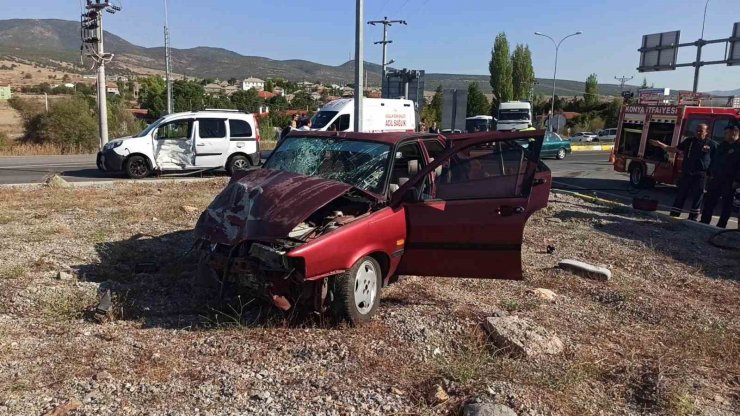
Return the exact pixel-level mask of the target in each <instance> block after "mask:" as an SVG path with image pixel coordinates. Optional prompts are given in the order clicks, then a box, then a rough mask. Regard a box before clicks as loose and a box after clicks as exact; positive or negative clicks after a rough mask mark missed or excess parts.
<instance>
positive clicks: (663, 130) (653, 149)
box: [645, 122, 676, 162]
mask: <svg viewBox="0 0 740 416" xmlns="http://www.w3.org/2000/svg"><path fill="white" fill-rule="evenodd" d="M675 127H676V125H675V124H674V123H655V122H653V123H650V125H649V127H648V134H647V139H648V141H650V140H657V141H659V142H661V143H663V144H665V145H668V146H670V145H671V140H672V139H673V131H674V130H675ZM645 159H648V160H654V161H656V162H667V161H668V152H667V151H665V150H663V149H661V148H660V147H657V146H652V145H650V144H648V145H647V146H646V147H645Z"/></svg>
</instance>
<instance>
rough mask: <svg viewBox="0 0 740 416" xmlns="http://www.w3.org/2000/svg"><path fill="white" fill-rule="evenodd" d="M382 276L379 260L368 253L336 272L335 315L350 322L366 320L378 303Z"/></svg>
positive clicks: (360, 322)
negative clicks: (339, 273)
mask: <svg viewBox="0 0 740 416" xmlns="http://www.w3.org/2000/svg"><path fill="white" fill-rule="evenodd" d="M382 278H383V273H382V270H381V268H380V264H378V262H377V261H376V260H375V259H374V258H372V257H369V256H366V257H363V258H361V259H360V260H358V261H357V263H355V264H354V266H352V268H350V269H349V270H348V271H346V272H345V273H342V274H341V275H339V276H338V277H337V278H336V280H335V281H334V295H335V296H334V301H333V305H332V309H333V311H334V315H335V317H336V318H337V319H338V320H340V321H346V322H348V323H350V324H352V325H360V324H363V323H365V322H367V321H369V320H370V319H371V318H372V317H373V315H375V313H376V312H377V310H378V305H379V304H380V287H381V285H382Z"/></svg>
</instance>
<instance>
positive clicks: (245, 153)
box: [97, 110, 260, 179]
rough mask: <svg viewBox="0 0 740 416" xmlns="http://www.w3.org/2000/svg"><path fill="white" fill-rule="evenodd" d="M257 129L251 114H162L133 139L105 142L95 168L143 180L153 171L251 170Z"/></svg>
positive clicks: (256, 154)
mask: <svg viewBox="0 0 740 416" xmlns="http://www.w3.org/2000/svg"><path fill="white" fill-rule="evenodd" d="M259 140H260V136H259V128H258V125H257V120H256V119H255V118H254V115H252V114H246V113H241V112H239V111H236V110H232V111H229V110H206V111H198V112H190V113H174V114H169V115H166V116H164V117H162V118H160V119H159V120H157V121H155V122H154V123H152V124H150V125H149V126H147V128H146V129H144V130H143V131H142V132H141V133H139V134H137V135H135V136H133V137H124V138H120V139H115V140H111V141H110V142H108V144H106V145H105V146H104V147H103V150H102V151H100V152H98V158H97V165H98V169H100V170H104V171H107V172H120V171H123V172H124V173H125V174H126V175H128V177H130V178H137V179H138V178H145V177H147V176H149V175H151V174H152V172H154V171H160V172H161V171H173V170H174V171H184V170H194V169H213V168H224V169H226V171H227V172H228V173H229V174H231V173H232V172H233V171H234V170H240V169H246V168H248V167H250V166H257V165H258V164H259V161H260V150H259Z"/></svg>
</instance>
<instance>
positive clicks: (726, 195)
mask: <svg viewBox="0 0 740 416" xmlns="http://www.w3.org/2000/svg"><path fill="white" fill-rule="evenodd" d="M739 162H740V143H738V142H735V143H728V142H726V141H724V142H722V143H720V144H719V146H717V150H716V151H715V153H714V156H713V157H712V163H711V165H710V166H709V176H710V179H709V183H708V184H707V194H706V195H705V196H704V207H703V208H702V214H701V222H703V223H705V224H709V223H710V222H711V221H712V214H713V213H714V208H715V207H716V206H717V203H718V202H720V199H721V200H722V202H721V205H720V207H721V208H720V215H719V220H718V221H717V227H720V228H725V227H727V221H728V220H729V219H730V215H732V202H733V199H734V197H735V188H734V187H733V186H732V185H733V182H734V181H735V171H736V170H737V165H738V163H739Z"/></svg>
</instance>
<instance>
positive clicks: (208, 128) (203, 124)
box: [198, 118, 226, 139]
mask: <svg viewBox="0 0 740 416" xmlns="http://www.w3.org/2000/svg"><path fill="white" fill-rule="evenodd" d="M198 134H199V135H200V138H201V139H223V138H224V137H226V121H225V120H223V119H219V118H199V119H198Z"/></svg>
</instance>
